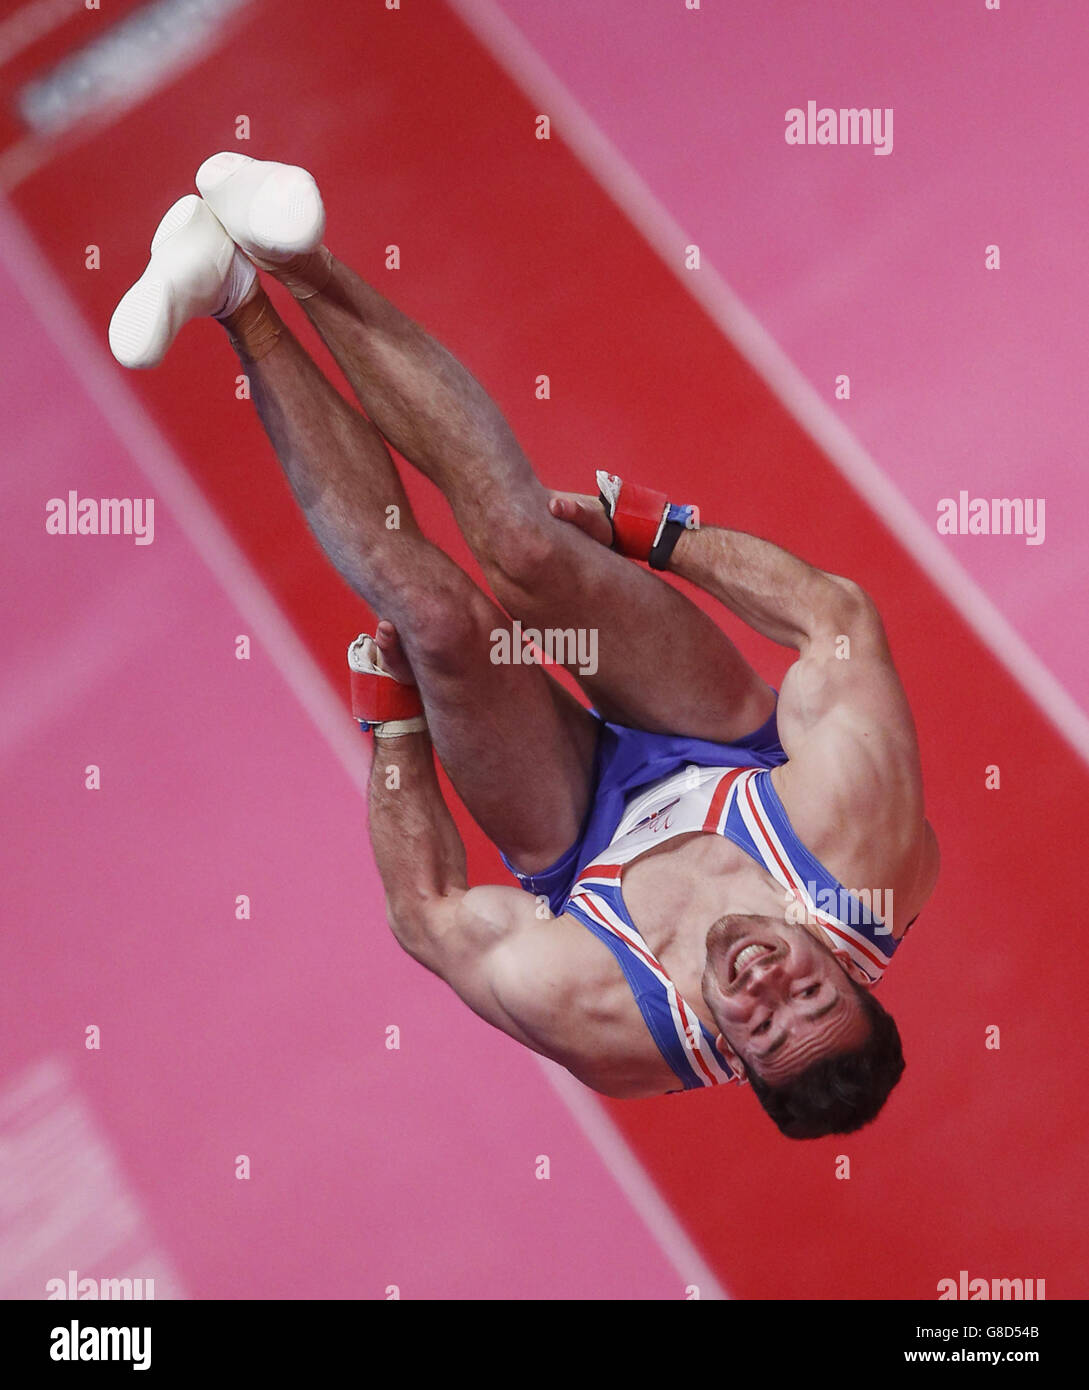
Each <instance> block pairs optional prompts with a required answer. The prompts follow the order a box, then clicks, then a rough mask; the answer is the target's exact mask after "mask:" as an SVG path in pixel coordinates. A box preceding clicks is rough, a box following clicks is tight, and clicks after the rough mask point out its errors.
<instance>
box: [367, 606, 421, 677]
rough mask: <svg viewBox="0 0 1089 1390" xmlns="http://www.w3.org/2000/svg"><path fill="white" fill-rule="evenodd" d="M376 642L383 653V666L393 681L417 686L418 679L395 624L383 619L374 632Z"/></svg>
mask: <svg viewBox="0 0 1089 1390" xmlns="http://www.w3.org/2000/svg"><path fill="white" fill-rule="evenodd" d="M374 640H375V644H376V645H377V647H378V650H379V651H380V652H381V653H382V665H383V666H384V667H385V668H386V670H387V671H388V672H389V673H390V675H391V676H392V677H393V679H394V680H395V681H400V682H401V684H402V685H415V684H416V677H415V676H414V675H413V674H412V667H411V665H410V664H409V660H408V657H407V656H406V655H405V652H404V648H403V647H402V646H401V639H400V637H398V635H397V629H396V628H395V627H394V626H393V624H392V623H391V622H388V621H387V620H386V619H385V618H383V619H382V620H381V622H379V624H378V626H377V627H376V628H375V630H374Z"/></svg>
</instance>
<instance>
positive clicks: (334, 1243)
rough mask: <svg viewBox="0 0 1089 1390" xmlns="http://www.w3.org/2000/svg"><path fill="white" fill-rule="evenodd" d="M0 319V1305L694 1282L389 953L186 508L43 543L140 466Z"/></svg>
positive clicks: (41, 338) (415, 974) (98, 414)
mask: <svg viewBox="0 0 1089 1390" xmlns="http://www.w3.org/2000/svg"><path fill="white" fill-rule="evenodd" d="M5 245H6V246H8V247H9V249H10V238H7V239H6V240H5ZM39 308H40V306H39ZM56 308H57V306H56V305H55V304H54V305H52V306H51V312H53V311H55V310H56ZM0 330H2V331H0V340H2V341H3V342H4V343H5V344H6V345H7V348H8V352H7V354H6V360H5V363H4V384H5V388H6V389H5V395H6V415H5V445H6V448H5V454H6V469H5V483H4V486H5V493H6V507H5V514H6V520H7V526H6V537H5V544H4V547H3V559H2V561H0V564H2V566H3V576H4V591H5V595H6V602H5V604H4V608H3V613H4V618H3V634H2V641H3V651H4V662H3V667H2V676H0V696H2V705H3V711H4V721H3V730H4V733H3V743H2V764H3V765H2V781H3V786H4V789H5V790H4V802H5V806H4V825H5V833H4V836H3V840H2V856H3V865H2V870H0V879H2V881H3V885H4V916H5V928H4V931H3V933H2V935H0V976H2V978H3V981H4V999H5V1008H4V1011H3V1015H2V1018H0V1158H2V1162H0V1173H2V1175H3V1177H4V1197H3V1201H2V1202H0V1269H2V1271H3V1276H2V1278H0V1295H2V1296H4V1297H8V1298H11V1297H16V1298H42V1297H44V1296H45V1281H46V1279H48V1278H53V1277H61V1278H65V1277H66V1276H67V1273H68V1271H69V1269H72V1268H76V1269H78V1271H79V1274H80V1276H81V1277H82V1276H84V1275H86V1276H90V1277H106V1278H110V1277H119V1276H122V1275H126V1274H127V1275H129V1276H130V1277H131V1276H136V1277H144V1278H148V1277H151V1278H156V1279H157V1280H158V1281H159V1288H160V1296H163V1295H166V1294H168V1293H170V1292H173V1293H175V1294H183V1295H188V1296H190V1297H199V1298H209V1297H218V1298H242V1297H258V1298H269V1297H281V1298H282V1297H292V1298H315V1297H328V1298H364V1299H383V1298H386V1297H388V1296H389V1290H390V1289H391V1287H392V1286H397V1288H398V1289H399V1290H400V1295H401V1296H402V1297H404V1298H426V1297H429V1296H431V1297H437V1296H441V1297H443V1298H462V1297H465V1298H467V1297H477V1298H489V1299H491V1298H528V1297H541V1298H555V1297H563V1298H577V1299H586V1298H590V1299H594V1298H610V1297H625V1298H683V1297H684V1296H685V1293H684V1290H685V1287H686V1285H687V1284H689V1283H693V1282H699V1280H700V1266H699V1262H698V1260H694V1261H693V1263H692V1264H691V1266H690V1267H689V1268H688V1269H687V1270H686V1269H684V1268H683V1267H681V1268H679V1267H677V1265H676V1264H671V1263H670V1262H669V1261H668V1260H667V1258H666V1256H665V1255H664V1254H663V1251H662V1248H661V1246H660V1245H659V1243H657V1241H656V1239H654V1238H652V1236H651V1235H650V1233H649V1232H648V1228H647V1226H646V1225H645V1224H644V1222H643V1220H642V1219H641V1217H640V1215H639V1214H637V1212H636V1211H635V1209H634V1208H633V1206H632V1205H631V1204H630V1202H629V1201H628V1199H627V1197H626V1196H625V1195H624V1194H623V1192H622V1191H621V1188H620V1187H619V1186H618V1182H617V1179H616V1176H615V1173H620V1174H624V1172H625V1162H624V1161H620V1162H616V1161H615V1155H614V1158H613V1160H612V1161H611V1166H612V1167H613V1168H614V1173H613V1174H610V1172H608V1171H607V1170H606V1167H605V1165H604V1163H603V1161H602V1159H601V1158H600V1157H599V1155H598V1153H597V1151H596V1150H595V1148H594V1147H593V1146H592V1145H591V1143H590V1142H589V1141H588V1140H587V1138H586V1137H585V1135H584V1133H583V1131H582V1130H581V1129H580V1127H579V1125H578V1124H577V1123H576V1121H575V1120H574V1119H573V1118H572V1115H571V1113H569V1111H568V1110H567V1109H566V1108H565V1106H564V1104H563V1103H562V1101H561V1100H560V1098H559V1096H558V1094H557V1092H556V1091H555V1090H554V1089H553V1087H552V1085H550V1083H549V1080H548V1078H547V1077H546V1075H545V1072H544V1070H543V1069H542V1067H541V1066H540V1065H539V1064H538V1063H537V1061H536V1060H535V1059H534V1058H533V1057H532V1056H531V1055H530V1054H529V1053H528V1052H525V1051H523V1050H522V1049H520V1048H518V1047H517V1046H516V1045H515V1044H514V1043H513V1042H510V1041H509V1040H507V1039H506V1038H503V1037H502V1036H500V1035H499V1034H498V1033H494V1032H492V1031H491V1030H490V1029H488V1028H487V1027H486V1026H485V1025H484V1024H483V1023H481V1022H479V1021H478V1020H476V1019H475V1018H473V1017H472V1015H471V1014H470V1013H469V1012H468V1011H467V1010H466V1009H465V1008H464V1007H463V1006H462V1005H461V1004H460V1003H459V1002H458V1001H457V1000H456V999H455V998H454V996H453V995H452V994H451V993H450V992H449V991H448V990H447V989H446V988H445V987H444V986H443V985H442V984H441V983H440V982H439V981H438V980H437V979H434V978H432V977H431V976H429V975H427V974H425V973H424V972H423V971H421V970H420V969H419V967H418V966H416V965H415V964H414V962H412V961H411V960H409V958H408V957H407V956H405V955H403V954H402V953H401V952H400V950H399V948H398V947H397V946H396V944H395V943H394V941H393V938H392V937H391V935H390V933H389V930H388V928H387V927H386V925H385V920H384V913H383V906H382V898H381V894H380V889H379V884H378V880H377V877H376V873H375V870H374V866H373V863H372V861H371V857H370V853H369V848H368V844H367V838H366V827H365V816H364V807H363V804H362V801H361V797H360V794H359V791H358V788H357V785H356V783H355V781H354V780H353V777H352V776H351V775H350V773H349V770H347V769H346V768H345V766H344V765H343V764H342V762H340V761H338V758H337V757H336V756H335V754H334V752H333V751H332V750H331V748H330V745H329V742H328V741H327V740H326V739H325V738H323V736H322V735H321V734H320V733H319V732H318V730H317V728H316V727H315V725H314V723H313V722H312V720H311V719H310V718H309V717H308V715H307V713H306V712H305V711H304V709H303V708H302V706H301V705H300V703H299V701H298V699H297V698H296V697H295V695H294V694H293V693H292V690H291V689H289V687H288V685H287V683H285V679H284V676H283V674H281V672H280V671H279V670H277V669H276V666H275V665H274V663H273V661H272V660H271V659H270V656H269V653H268V647H267V644H266V643H265V642H264V640H263V634H262V632H261V631H260V629H259V624H258V623H256V622H255V618H254V614H253V613H247V612H244V611H242V612H240V611H238V610H237V609H236V608H235V607H234V606H233V605H232V603H231V602H230V601H229V600H228V598H227V597H226V596H225V594H224V592H223V590H222V588H221V587H220V586H219V584H217V582H216V580H215V578H214V577H213V575H212V573H211V572H210V570H209V569H208V567H207V566H206V564H205V563H204V561H203V560H202V559H201V558H200V556H199V555H198V553H197V550H196V549H195V548H194V545H193V544H192V538H191V537H190V536H188V535H187V534H185V533H184V532H183V530H182V527H181V526H180V524H179V518H178V516H177V515H175V514H174V513H173V512H172V511H171V509H170V508H169V507H168V506H167V505H166V503H165V502H164V501H163V499H162V498H161V497H160V498H159V500H158V505H157V509H156V513H157V514H156V530H155V536H154V541H153V543H151V544H149V545H145V546H139V545H136V544H135V543H134V540H133V538H131V537H125V536H97V537H91V536H56V535H47V534H46V531H45V525H44V522H45V514H46V502H47V499H49V498H52V497H62V498H64V497H66V496H67V493H68V491H69V489H70V488H78V491H79V493H80V495H81V496H94V497H117V498H122V497H146V496H148V495H149V494H151V493H153V492H154V491H155V489H154V488H152V487H149V479H148V476H147V475H146V473H145V472H144V471H142V469H141V466H140V464H141V460H139V459H137V458H134V457H133V456H132V455H131V453H130V452H129V451H128V450H127V448H126V447H125V445H124V443H123V442H122V441H121V440H120V439H119V438H118V436H117V434H116V433H115V432H114V430H113V429H112V428H111V425H110V424H109V423H107V420H106V418H105V416H104V414H103V409H102V397H101V396H100V395H99V394H98V386H99V384H100V382H99V380H98V379H97V378H96V377H95V376H94V373H93V371H91V370H89V366H88V362H87V361H84V362H83V363H82V364H81V366H80V370H78V371H75V370H73V363H72V362H71V361H66V360H64V358H63V357H62V355H61V353H60V352H59V351H58V349H57V346H56V344H55V343H54V342H52V341H51V340H50V339H49V338H47V337H46V334H45V333H44V331H43V330H42V329H41V327H40V324H39V322H38V320H37V314H36V310H35V308H34V307H33V306H32V305H31V304H30V303H28V302H27V301H26V300H24V299H23V298H22V295H21V293H20V290H19V289H18V288H17V286H16V285H15V284H14V283H13V281H12V278H11V276H10V274H9V272H8V270H7V269H6V268H4V267H0ZM78 341H79V340H78V339H77V342H78ZM16 345H17V351H13V350H12V349H13V348H15V346H16ZM68 346H70V344H69V345H68ZM98 351H99V352H101V353H102V354H103V355H104V353H105V347H104V345H100V346H99V348H98ZM121 389H123V388H121ZM122 402H124V398H123V397H122ZM114 405H115V403H112V404H111V409H112V408H113V406H114ZM239 634H249V635H250V636H251V637H252V639H253V655H252V659H251V660H249V661H238V660H236V658H235V654H234V653H235V642H236V637H237V636H238V635H239ZM294 678H295V679H296V680H298V681H300V682H303V683H305V681H307V680H308V679H311V677H310V676H309V675H308V673H307V672H306V671H302V672H301V673H300V672H295V673H294ZM315 699H316V701H317V703H318V704H320V703H321V701H322V700H324V699H326V695H325V694H324V693H323V692H321V691H320V690H319V691H318V692H317V694H316V696H315ZM356 737H357V734H356V731H355V730H354V726H352V738H353V740H354V739H355V738H356ZM351 746H352V748H353V749H354V750H355V754H356V756H357V758H358V767H357V769H356V770H357V771H361V770H362V767H363V762H364V758H365V748H366V745H365V743H364V741H363V740H362V739H359V741H358V743H356V742H354V741H353V743H352V745H351ZM91 764H95V765H97V766H98V767H99V768H100V769H101V789H100V790H97V791H93V790H87V789H85V786H84V780H85V770H86V769H87V768H88V767H89V765H91ZM238 894H246V895H248V896H249V898H250V900H251V903H252V916H251V918H250V920H237V919H236V913H235V903H236V895H238ZM92 1025H93V1026H95V1027H96V1028H98V1029H99V1030H100V1031H101V1046H100V1048H99V1049H97V1050H92V1049H88V1048H87V1047H86V1046H85V1036H86V1030H87V1029H88V1027H90V1026H92ZM390 1025H394V1026H395V1027H396V1028H397V1029H399V1030H400V1048H399V1050H390V1049H389V1048H388V1047H387V1029H388V1028H389V1026H390ZM484 1076H486V1077H488V1081H487V1084H486V1085H481V1084H479V1080H478V1078H480V1077H484ZM591 1118H592V1116H591ZM600 1123H601V1124H603V1125H605V1126H606V1127H607V1124H608V1122H607V1121H605V1120H604V1119H601V1120H600ZM610 1133H611V1131H610ZM240 1155H246V1156H248V1159H249V1163H250V1165H251V1176H250V1178H249V1179H248V1180H241V1179H239V1178H238V1177H236V1163H237V1162H238V1161H239V1156H240ZM542 1156H544V1157H547V1159H548V1161H549V1167H550V1175H549V1177H548V1178H547V1179H546V1180H542V1179H541V1178H540V1177H538V1176H537V1174H538V1172H539V1171H542V1169H541V1157H542ZM81 1164H82V1167H81V1166H80V1165H81ZM632 1167H633V1168H634V1165H632ZM635 1171H637V1170H635ZM58 1174H60V1175H61V1176H58ZM62 1179H63V1180H62ZM81 1193H82V1197H81ZM659 1215H660V1213H659ZM660 1234H661V1232H660V1231H659V1235H660ZM681 1243H682V1245H683V1240H682V1242H681ZM527 1252H532V1254H531V1255H529V1254H527ZM119 1263H121V1264H123V1265H124V1266H125V1267H124V1268H118V1264H119ZM681 1264H682V1266H683V1258H682V1260H681ZM712 1294H713V1289H710V1288H708V1289H705V1292H704V1296H709V1295H712Z"/></svg>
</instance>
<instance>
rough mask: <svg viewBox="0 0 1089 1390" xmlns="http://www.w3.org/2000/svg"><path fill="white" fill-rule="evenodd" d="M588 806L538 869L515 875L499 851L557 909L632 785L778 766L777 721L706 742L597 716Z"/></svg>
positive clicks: (607, 835) (609, 832)
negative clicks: (686, 774) (689, 771)
mask: <svg viewBox="0 0 1089 1390" xmlns="http://www.w3.org/2000/svg"><path fill="white" fill-rule="evenodd" d="M595 717H598V722H599V724H600V728H599V729H598V737H597V748H596V751H595V753H594V770H593V779H592V784H591V785H592V791H591V794H590V806H589V809H588V810H587V812H586V819H585V820H584V821H583V824H582V829H581V830H580V831H579V833H578V836H577V838H576V840H575V842H574V844H573V845H571V847H570V848H569V849H568V850H566V851H565V852H564V853H563V854H562V855H561V856H560V857H559V859H557V860H556V862H555V863H554V864H552V865H550V867H549V868H547V869H544V870H543V871H542V872H541V873H539V874H521V873H519V872H518V870H517V869H516V868H515V867H514V865H513V864H512V863H511V862H510V860H509V859H508V858H507V857H506V855H503V856H502V858H503V863H504V864H506V866H507V868H508V869H509V870H510V871H511V873H512V874H513V875H514V876H515V878H516V879H517V880H518V882H519V883H520V884H521V885H522V887H523V888H524V889H525V890H526V892H527V893H533V894H535V895H540V896H545V897H547V898H548V905H549V907H550V908H551V909H552V911H553V912H554V913H556V914H559V913H560V912H561V911H562V910H563V905H564V903H565V902H566V901H567V898H568V896H569V894H570V892H571V885H572V884H573V883H574V881H575V879H576V878H578V876H579V873H580V872H581V871H582V870H583V869H584V868H585V867H586V865H587V864H592V863H593V862H594V860H595V859H596V858H597V856H598V855H599V854H600V853H601V851H602V850H603V849H604V848H605V846H606V845H608V844H609V843H610V842H611V840H612V838H613V832H614V831H615V829H616V827H617V826H618V825H619V824H620V820H621V817H622V816H623V814H624V804H625V802H626V801H627V799H628V797H629V796H630V795H631V793H632V792H633V791H635V790H636V788H637V787H642V786H646V784H647V783H648V782H656V781H657V780H658V779H659V777H666V776H668V775H669V773H671V772H677V771H678V770H679V769H680V768H682V767H689V766H691V765H695V766H696V767H769V768H770V767H781V766H782V765H783V763H785V762H786V761H787V755H786V753H785V752H784V750H783V745H782V744H781V743H780V742H779V726H778V724H777V722H776V713H775V711H774V710H773V711H772V714H771V718H770V719H769V720H768V721H767V723H766V724H764V725H762V726H761V727H760V728H759V729H757V730H756V732H755V733H753V734H749V735H747V737H745V738H742V739H739V740H738V741H737V743H711V742H709V741H708V740H706V739H702V738H685V737H684V736H683V735H680V734H649V733H647V732H646V731H645V730H644V729H629V728H628V727H627V726H626V725H624V724H609V723H606V721H605V720H604V719H601V718H600V717H599V716H595Z"/></svg>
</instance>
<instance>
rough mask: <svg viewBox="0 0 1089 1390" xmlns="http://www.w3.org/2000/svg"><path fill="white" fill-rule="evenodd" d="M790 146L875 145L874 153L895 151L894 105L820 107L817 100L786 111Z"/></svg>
mask: <svg viewBox="0 0 1089 1390" xmlns="http://www.w3.org/2000/svg"><path fill="white" fill-rule="evenodd" d="M785 120H786V131H785V138H786V142H787V144H788V145H872V146H873V152H874V154H892V107H891V106H885V107H881V106H861V107H859V106H841V107H839V108H838V109H837V108H835V107H832V106H821V107H818V106H817V103H816V102H815V101H810V102H807V103H806V107H805V110H804V111H803V110H802V108H801V107H800V106H792V107H791V108H790V110H789V111H788V112H787V113H786V117H785Z"/></svg>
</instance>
